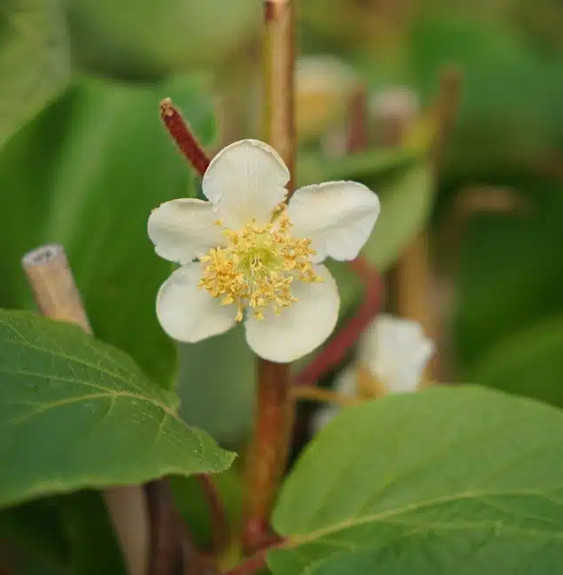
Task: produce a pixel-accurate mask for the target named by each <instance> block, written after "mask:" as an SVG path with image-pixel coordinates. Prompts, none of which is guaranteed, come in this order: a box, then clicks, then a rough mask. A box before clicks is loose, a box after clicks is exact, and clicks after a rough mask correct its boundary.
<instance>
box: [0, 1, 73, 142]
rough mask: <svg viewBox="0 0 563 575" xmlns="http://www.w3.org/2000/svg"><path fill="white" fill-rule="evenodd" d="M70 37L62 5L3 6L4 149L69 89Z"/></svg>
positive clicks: (0, 111)
mask: <svg viewBox="0 0 563 575" xmlns="http://www.w3.org/2000/svg"><path fill="white" fill-rule="evenodd" d="M69 79H70V57H69V49H68V32H67V29H66V21H65V15H64V11H63V7H62V5H61V3H60V2H59V1H58V0H3V2H2V6H0V147H1V146H2V145H3V144H4V143H5V142H6V140H8V138H10V136H11V135H12V134H13V133H14V132H15V131H16V130H18V129H19V128H20V127H21V126H22V125H23V124H25V123H26V122H27V121H28V120H30V119H31V118H32V117H33V116H34V115H35V114H37V113H38V112H39V111H40V110H41V109H42V108H43V107H44V106H45V105H46V104H47V103H48V102H49V101H51V100H52V99H53V98H54V97H55V96H56V95H57V94H58V93H59V92H61V91H62V90H63V89H64V88H65V87H66V85H67V83H68V81H69Z"/></svg>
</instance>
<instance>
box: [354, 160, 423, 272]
mask: <svg viewBox="0 0 563 575" xmlns="http://www.w3.org/2000/svg"><path fill="white" fill-rule="evenodd" d="M432 184H433V182H432V175H431V171H430V168H429V165H428V163H427V162H424V161H418V162H415V163H414V164H412V165H410V166H408V167H407V168H405V169H403V170H399V171H397V172H395V173H393V175H392V176H390V177H388V178H386V179H385V180H384V181H383V182H381V184H379V185H378V182H377V181H376V182H375V183H374V184H373V186H374V189H375V191H376V192H377V194H378V195H379V198H380V200H381V215H380V216H379V219H378V220H377V222H376V224H375V228H374V230H373V233H372V234H371V236H370V238H369V240H368V241H367V243H366V245H365V246H364V248H363V250H362V253H363V254H364V255H365V257H366V258H367V260H368V261H369V262H371V263H372V264H373V265H375V266H376V267H377V269H378V270H379V271H380V272H383V271H385V270H386V269H387V268H388V267H389V266H390V265H392V264H393V263H394V262H395V260H396V259H397V258H398V257H399V255H400V254H401V252H402V251H403V250H404V249H405V248H406V247H407V246H408V244H409V242H410V241H411V240H412V239H413V238H414V237H415V236H416V234H417V233H418V232H420V230H421V229H422V228H423V227H424V224H425V223H426V220H427V218H428V216H429V214H430V210H431V208H432V200H433V198H434V194H433V185H432Z"/></svg>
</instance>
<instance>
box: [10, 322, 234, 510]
mask: <svg viewBox="0 0 563 575" xmlns="http://www.w3.org/2000/svg"><path fill="white" fill-rule="evenodd" d="M176 403H177V400H176V397H175V396H174V394H172V393H171V392H168V391H165V390H163V389H161V388H159V387H158V386H155V385H154V384H152V383H151V382H150V381H148V380H147V379H146V377H145V376H144V375H143V374H142V372H141V371H140V370H139V368H138V367H137V366H136V365H135V364H134V363H133V361H131V359H130V358H129V357H128V356H126V355H125V354H123V353H122V352H120V351H118V350H115V349H113V348H112V347H110V346H108V345H106V344H103V343H101V342H99V341H97V340H95V339H94V338H92V337H89V336H88V335H86V334H84V333H83V332H82V331H81V330H80V329H79V328H77V327H75V326H71V325H68V324H62V323H59V322H54V321H51V320H47V319H44V318H40V317H37V316H35V315H33V314H30V313H27V312H18V311H1V312H0V506H2V505H9V504H14V503H18V502H20V501H24V500H27V499H31V498H34V497H39V496H41V495H47V494H53V493H61V492H68V491H73V490H77V489H80V488H85V487H104V486H109V485H118V484H135V483H141V482H144V481H147V480H150V479H154V478H156V477H160V476H163V475H166V474H180V475H190V474H192V473H202V472H204V473H205V472H218V471H223V470H224V469H226V468H227V467H228V466H229V465H230V463H231V461H232V460H233V454H232V453H229V452H226V451H223V450H222V449H220V448H219V447H217V445H216V443H215V442H214V441H213V440H212V439H211V438H210V437H209V436H208V435H207V434H206V433H205V432H203V431H200V430H198V429H195V428H189V427H187V426H186V425H185V424H184V423H183V422H182V421H181V420H180V419H179V417H178V416H177V414H176Z"/></svg>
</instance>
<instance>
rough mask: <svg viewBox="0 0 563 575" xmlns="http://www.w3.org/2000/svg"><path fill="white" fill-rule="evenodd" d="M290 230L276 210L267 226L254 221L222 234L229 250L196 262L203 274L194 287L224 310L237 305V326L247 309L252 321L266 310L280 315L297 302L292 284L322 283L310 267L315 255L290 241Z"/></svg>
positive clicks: (300, 241)
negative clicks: (292, 291) (201, 265)
mask: <svg viewBox="0 0 563 575" xmlns="http://www.w3.org/2000/svg"><path fill="white" fill-rule="evenodd" d="M219 225H220V224H219ZM291 225H292V224H291V222H290V221H289V218H288V216H287V213H286V211H285V209H284V208H279V209H277V210H276V212H275V214H274V217H273V219H272V221H271V222H270V223H269V224H265V225H257V224H256V222H255V221H253V222H252V223H251V224H249V225H247V226H245V227H244V228H242V229H240V230H236V231H233V230H225V232H224V234H225V236H226V238H227V239H228V246H227V247H225V248H213V249H211V250H210V251H209V253H208V254H207V255H205V256H203V257H202V258H200V261H201V262H202V263H203V264H204V266H203V267H204V269H203V274H202V277H201V280H200V282H199V287H200V288H202V289H206V290H207V291H208V292H209V293H210V294H211V295H212V296H213V297H220V298H221V303H222V304H223V305H229V304H232V303H236V304H237V307H238V311H237V316H236V319H237V321H241V320H242V318H243V311H244V309H245V308H246V307H250V308H252V310H253V315H254V317H255V318H257V319H262V318H263V317H264V311H265V310H266V309H268V308H269V307H271V308H272V311H273V312H274V313H276V314H278V313H280V311H281V310H282V309H283V308H285V307H288V306H290V305H291V304H292V303H293V302H295V301H297V298H296V297H295V296H294V295H293V294H292V293H291V285H292V283H293V282H294V280H299V281H303V282H318V281H322V279H321V278H320V277H319V276H318V275H317V274H316V273H315V271H314V270H313V266H312V263H311V256H312V255H314V254H315V253H316V252H315V251H314V250H313V249H312V248H311V240H309V239H306V238H294V237H292V236H291V235H290V233H289V231H290V229H291Z"/></svg>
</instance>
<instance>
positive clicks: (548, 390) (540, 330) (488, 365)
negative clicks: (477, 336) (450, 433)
mask: <svg viewBox="0 0 563 575" xmlns="http://www.w3.org/2000/svg"><path fill="white" fill-rule="evenodd" d="M562 349H563V316H562V315H559V316H556V317H548V318H545V319H542V320H541V321H538V322H536V323H535V324H533V325H531V326H529V327H526V328H524V329H522V330H519V331H517V332H516V333H513V334H511V335H509V336H507V337H505V338H503V339H500V340H499V341H498V342H496V343H495V344H494V345H492V346H491V347H490V348H489V349H488V350H487V352H486V353H485V354H483V356H482V357H481V358H480V359H479V361H478V362H477V363H476V364H475V365H474V366H473V368H472V369H470V370H469V371H470V373H472V374H473V375H475V376H476V377H478V378H479V379H478V381H480V382H482V383H483V384H485V385H489V386H491V387H494V388H496V389H502V390H504V391H508V392H510V393H516V394H519V395H526V396H528V397H533V398H535V399H539V400H541V401H546V402H548V403H552V404H553V405H556V406H557V407H563V386H562V385H561V382H562V380H563V354H562V353H561V350H562ZM476 381H477V380H476Z"/></svg>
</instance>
